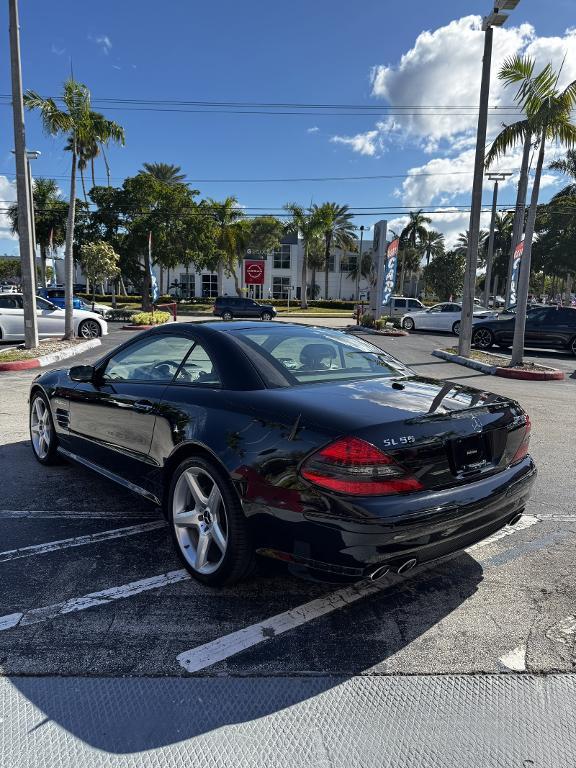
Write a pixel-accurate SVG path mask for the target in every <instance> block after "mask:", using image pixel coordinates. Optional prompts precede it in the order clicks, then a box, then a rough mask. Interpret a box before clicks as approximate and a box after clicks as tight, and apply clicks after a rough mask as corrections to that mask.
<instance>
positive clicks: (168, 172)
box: [139, 163, 186, 186]
mask: <svg viewBox="0 0 576 768" xmlns="http://www.w3.org/2000/svg"><path fill="white" fill-rule="evenodd" d="M143 166H144V167H143V168H142V170H141V171H139V173H149V174H150V176H154V178H155V179H158V181H162V182H163V183H164V184H169V185H171V186H172V185H174V184H182V182H183V181H184V179H185V178H186V174H184V173H180V171H181V170H182V168H180V166H179V165H171V164H170V163H143Z"/></svg>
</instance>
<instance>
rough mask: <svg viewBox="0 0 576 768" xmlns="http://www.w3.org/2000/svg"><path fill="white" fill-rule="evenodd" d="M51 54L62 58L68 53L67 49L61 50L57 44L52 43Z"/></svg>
mask: <svg viewBox="0 0 576 768" xmlns="http://www.w3.org/2000/svg"><path fill="white" fill-rule="evenodd" d="M50 53H53V54H54V55H56V56H62V55H63V54H65V53H66V48H59V47H58V46H57V45H56V43H52V45H51V46H50Z"/></svg>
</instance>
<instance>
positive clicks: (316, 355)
mask: <svg viewBox="0 0 576 768" xmlns="http://www.w3.org/2000/svg"><path fill="white" fill-rule="evenodd" d="M335 357H336V350H335V349H334V347H333V346H332V345H331V344H306V346H305V347H302V350H301V351H300V362H301V363H302V365H307V366H310V367H312V368H316V367H318V366H319V365H320V364H321V363H322V360H326V358H328V360H330V361H332V360H334V358H335Z"/></svg>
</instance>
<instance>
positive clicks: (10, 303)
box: [0, 295, 20, 309]
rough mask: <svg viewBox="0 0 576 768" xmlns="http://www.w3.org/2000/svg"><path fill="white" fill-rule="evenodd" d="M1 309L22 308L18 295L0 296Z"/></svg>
mask: <svg viewBox="0 0 576 768" xmlns="http://www.w3.org/2000/svg"><path fill="white" fill-rule="evenodd" d="M0 309H20V304H19V302H18V300H17V297H16V296H10V295H8V296H0Z"/></svg>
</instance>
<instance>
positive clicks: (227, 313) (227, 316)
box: [222, 310, 234, 320]
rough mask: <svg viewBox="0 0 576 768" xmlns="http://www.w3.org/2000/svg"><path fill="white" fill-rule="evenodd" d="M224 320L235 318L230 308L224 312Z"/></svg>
mask: <svg viewBox="0 0 576 768" xmlns="http://www.w3.org/2000/svg"><path fill="white" fill-rule="evenodd" d="M222 320H234V316H233V314H232V312H230V311H229V310H226V312H222Z"/></svg>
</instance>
